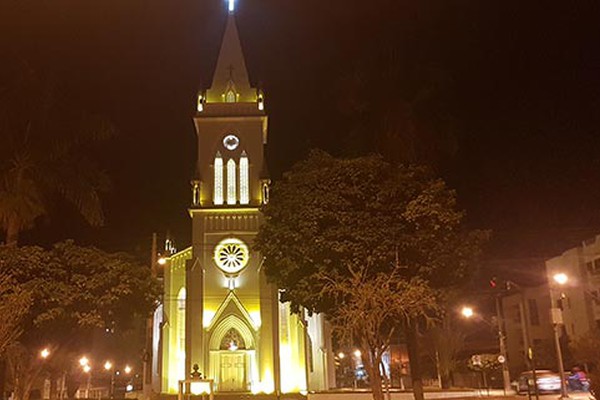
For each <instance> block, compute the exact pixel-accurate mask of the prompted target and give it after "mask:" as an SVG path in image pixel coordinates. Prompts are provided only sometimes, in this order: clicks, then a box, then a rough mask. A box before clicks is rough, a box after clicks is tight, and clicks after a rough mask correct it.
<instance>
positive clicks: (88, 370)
mask: <svg viewBox="0 0 600 400" xmlns="http://www.w3.org/2000/svg"><path fill="white" fill-rule="evenodd" d="M79 366H80V367H81V369H82V370H83V372H84V373H85V374H87V384H86V388H85V397H86V398H89V397H90V386H91V384H92V366H91V365H90V360H89V359H88V358H87V357H86V356H83V357H81V358H80V359H79Z"/></svg>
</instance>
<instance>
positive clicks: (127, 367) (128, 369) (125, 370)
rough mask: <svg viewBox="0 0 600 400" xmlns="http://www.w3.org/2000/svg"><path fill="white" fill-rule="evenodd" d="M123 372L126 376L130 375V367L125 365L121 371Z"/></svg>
mask: <svg viewBox="0 0 600 400" xmlns="http://www.w3.org/2000/svg"><path fill="white" fill-rule="evenodd" d="M123 372H125V373H126V374H130V373H131V367H130V366H129V365H126V366H125V368H124V369H123Z"/></svg>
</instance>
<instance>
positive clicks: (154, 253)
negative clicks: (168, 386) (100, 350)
mask: <svg viewBox="0 0 600 400" xmlns="http://www.w3.org/2000/svg"><path fill="white" fill-rule="evenodd" d="M150 251H151V254H150V275H151V276H152V277H153V278H155V277H156V264H157V261H158V247H157V237H156V233H153V234H152V245H151V250H150ZM152 328H153V317H152V315H151V316H149V317H148V318H147V319H146V343H145V346H144V364H143V365H144V369H143V371H142V384H143V387H142V393H143V395H144V399H145V400H149V399H150V398H151V397H152Z"/></svg>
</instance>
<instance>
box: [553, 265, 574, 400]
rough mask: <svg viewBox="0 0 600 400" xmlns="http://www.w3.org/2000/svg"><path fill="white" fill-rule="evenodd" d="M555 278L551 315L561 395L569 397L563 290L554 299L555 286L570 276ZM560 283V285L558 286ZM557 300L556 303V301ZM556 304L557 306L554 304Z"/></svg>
mask: <svg viewBox="0 0 600 400" xmlns="http://www.w3.org/2000/svg"><path fill="white" fill-rule="evenodd" d="M552 279H553V280H554V283H555V284H554V285H551V287H550V297H551V299H552V308H551V310H550V311H551V316H552V326H553V327H554V345H555V347H556V358H557V359H558V374H559V376H560V397H561V398H562V399H568V398H569V395H568V393H567V386H566V384H565V378H564V371H565V365H564V362H563V356H562V349H561V347H560V332H559V329H560V325H562V324H563V315H562V305H561V304H560V302H561V300H562V299H563V298H564V297H565V295H564V293H562V290H561V291H560V293H559V296H558V298H557V299H554V296H553V294H554V290H553V288H557V287H561V286H564V285H566V284H567V282H569V276H568V275H567V274H565V273H563V272H559V273H556V274H554V275H553V276H552ZM557 285H558V286H557ZM555 300H556V303H555ZM555 304H556V306H554V305H555Z"/></svg>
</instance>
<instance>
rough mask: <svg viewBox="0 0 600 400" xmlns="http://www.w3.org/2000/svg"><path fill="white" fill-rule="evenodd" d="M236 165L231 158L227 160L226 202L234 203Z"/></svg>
mask: <svg viewBox="0 0 600 400" xmlns="http://www.w3.org/2000/svg"><path fill="white" fill-rule="evenodd" d="M236 169H237V168H236V165H235V161H233V159H229V161H227V204H230V205H233V204H235V203H236V197H235V196H236V187H235V181H236V175H237V174H236Z"/></svg>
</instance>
